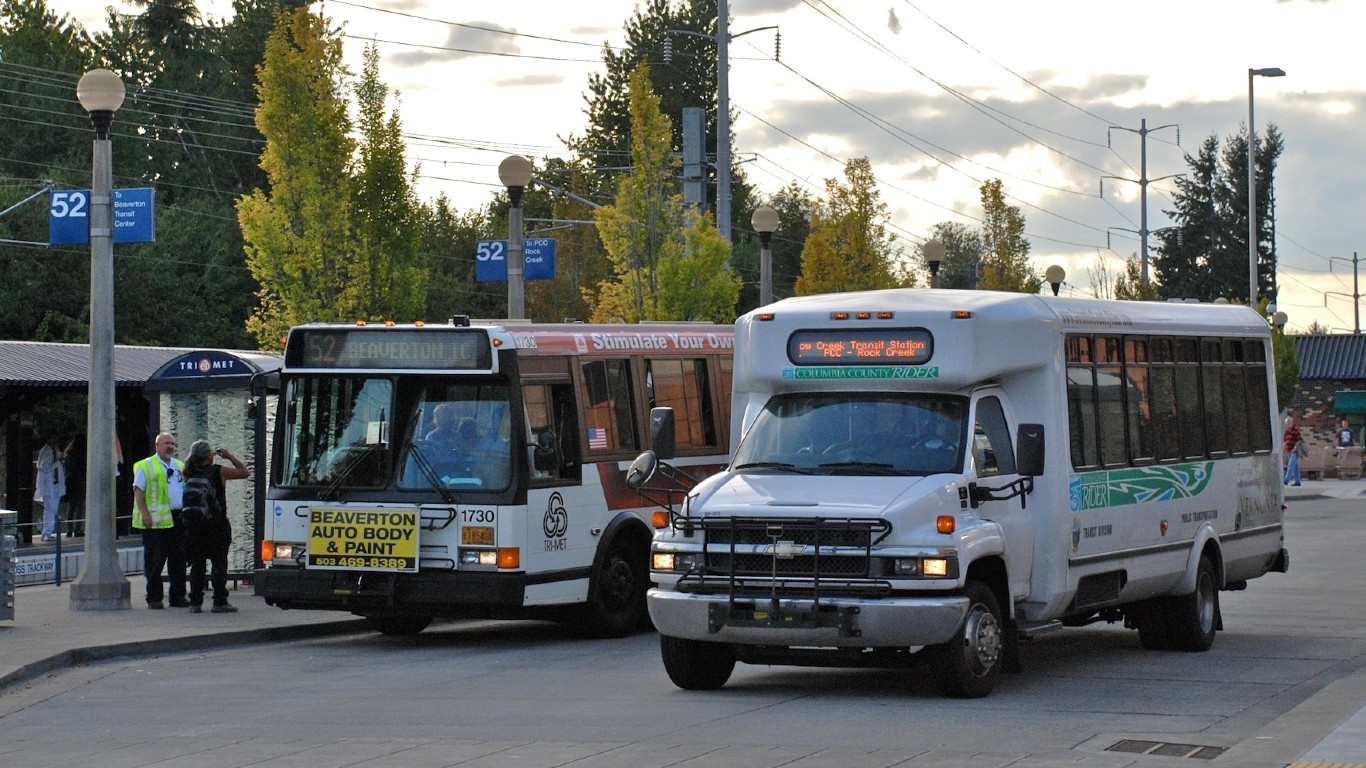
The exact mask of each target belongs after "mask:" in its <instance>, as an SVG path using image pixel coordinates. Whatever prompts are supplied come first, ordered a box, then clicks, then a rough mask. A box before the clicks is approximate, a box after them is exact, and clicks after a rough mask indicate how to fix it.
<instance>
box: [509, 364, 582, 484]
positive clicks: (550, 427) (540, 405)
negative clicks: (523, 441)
mask: <svg viewBox="0 0 1366 768" xmlns="http://www.w3.org/2000/svg"><path fill="white" fill-rule="evenodd" d="M522 391H523V404H524V406H525V409H526V418H527V427H528V432H527V440H528V443H529V445H528V446H527V455H526V456H527V460H528V461H529V462H530V466H531V480H532V482H533V483H535V484H546V483H549V484H560V483H562V481H566V480H568V481H571V482H572V481H578V480H579V479H580V470H579V458H578V439H577V435H578V427H577V426H576V421H577V420H576V419H575V416H574V400H573V397H572V393H573V387H572V385H570V384H569V382H563V383H552V384H530V383H528V384H526V385H525V386H524V387H523V389H522ZM543 440H545V441H547V445H545V446H542V441H543ZM536 450H549V451H551V452H552V453H553V457H552V461H551V464H552V466H551V467H550V468H548V469H542V470H537V469H536V462H535V461H534V458H533V454H532V453H531V452H532V451H536Z"/></svg>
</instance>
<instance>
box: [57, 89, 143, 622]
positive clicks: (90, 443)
mask: <svg viewBox="0 0 1366 768" xmlns="http://www.w3.org/2000/svg"><path fill="white" fill-rule="evenodd" d="M123 92H124V89H123V81H122V80H120V79H119V76H118V75H116V74H114V73H113V72H110V71H109V70H107V69H93V70H91V71H89V72H86V73H85V74H84V75H82V76H81V80H80V82H79V83H77V85H76V98H77V99H79V100H80V102H81V106H82V107H83V108H85V111H87V112H89V113H90V122H91V123H92V124H93V125H94V127H95V142H94V150H93V158H92V162H91V166H92V170H91V176H92V178H91V185H90V388H89V406H88V409H87V412H86V435H87V437H86V462H85V466H86V470H85V487H86V496H85V503H86V525H85V558H84V559H83V561H82V563H81V570H80V573H79V574H78V575H77V576H76V580H75V581H73V582H71V592H70V607H71V610H74V611H96V610H117V609H127V608H131V607H132V605H131V603H130V601H129V595H130V588H129V585H128V579H126V578H125V577H124V575H123V569H122V568H121V567H120V566H119V561H118V551H117V549H116V548H115V543H114V499H115V498H116V497H115V494H114V445H115V435H114V226H113V218H114V201H113V196H114V189H113V187H114V169H113V159H112V151H111V149H110V144H109V126H110V124H111V123H113V122H114V112H115V111H116V110H117V109H118V108H119V107H120V106H122V104H123Z"/></svg>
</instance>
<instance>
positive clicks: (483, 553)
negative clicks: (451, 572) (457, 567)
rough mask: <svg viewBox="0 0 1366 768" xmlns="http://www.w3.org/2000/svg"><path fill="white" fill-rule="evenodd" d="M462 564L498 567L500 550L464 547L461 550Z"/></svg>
mask: <svg viewBox="0 0 1366 768" xmlns="http://www.w3.org/2000/svg"><path fill="white" fill-rule="evenodd" d="M460 564H461V565H487V566H491V567H496V566H497V565H498V551H497V550H494V549H462V550H460Z"/></svg>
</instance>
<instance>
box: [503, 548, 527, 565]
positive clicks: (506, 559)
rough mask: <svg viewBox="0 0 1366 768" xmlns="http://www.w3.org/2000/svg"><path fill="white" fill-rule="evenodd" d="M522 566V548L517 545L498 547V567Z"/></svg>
mask: <svg viewBox="0 0 1366 768" xmlns="http://www.w3.org/2000/svg"><path fill="white" fill-rule="evenodd" d="M521 566H522V550H520V549H518V548H517V547H500V548H499V549H498V567H499V568H520V567H521Z"/></svg>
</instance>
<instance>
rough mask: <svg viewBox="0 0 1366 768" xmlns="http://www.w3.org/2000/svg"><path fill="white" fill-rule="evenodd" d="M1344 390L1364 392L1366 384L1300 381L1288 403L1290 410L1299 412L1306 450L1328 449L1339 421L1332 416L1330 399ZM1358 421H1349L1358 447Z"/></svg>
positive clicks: (1335, 415) (1337, 417)
mask: <svg viewBox="0 0 1366 768" xmlns="http://www.w3.org/2000/svg"><path fill="white" fill-rule="evenodd" d="M1344 389H1353V390H1363V389H1366V380H1345V381H1344V380H1338V379H1311V380H1305V379H1301V380H1300V388H1299V390H1298V391H1297V392H1296V393H1295V399H1294V400H1292V401H1291V403H1290V408H1291V410H1296V411H1299V412H1300V432H1301V433H1303V434H1304V439H1305V442H1307V443H1309V445H1310V446H1315V445H1331V444H1332V442H1333V432H1334V431H1336V430H1337V428H1338V420H1339V419H1340V418H1341V417H1340V416H1338V415H1337V414H1335V413H1333V397H1334V396H1335V395H1337V393H1338V392H1340V391H1342V390H1344ZM1358 419H1360V417H1354V418H1352V419H1351V427H1352V432H1353V433H1355V435H1356V442H1357V444H1358V445H1359V444H1361V430H1362V424H1361V422H1360V421H1358Z"/></svg>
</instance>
